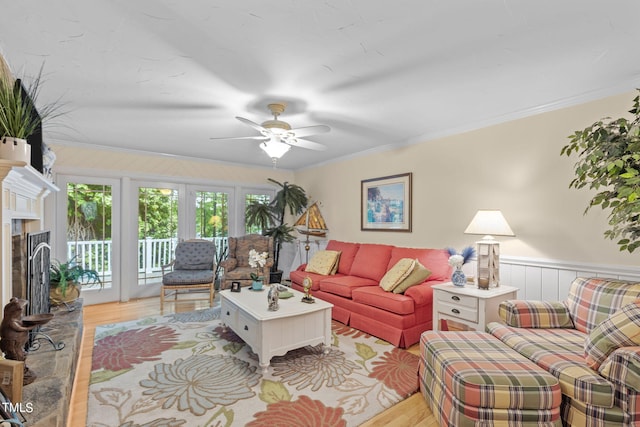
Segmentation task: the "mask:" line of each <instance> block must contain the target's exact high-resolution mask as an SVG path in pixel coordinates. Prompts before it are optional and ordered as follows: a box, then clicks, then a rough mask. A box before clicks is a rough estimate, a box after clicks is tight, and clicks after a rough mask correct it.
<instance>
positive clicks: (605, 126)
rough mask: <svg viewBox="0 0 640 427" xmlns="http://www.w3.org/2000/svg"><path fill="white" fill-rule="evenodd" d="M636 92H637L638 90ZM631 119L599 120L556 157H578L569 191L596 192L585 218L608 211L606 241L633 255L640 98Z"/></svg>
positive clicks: (637, 242)
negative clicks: (596, 211)
mask: <svg viewBox="0 0 640 427" xmlns="http://www.w3.org/2000/svg"><path fill="white" fill-rule="evenodd" d="M638 91H639V92H640V89H638ZM629 112H630V113H631V114H633V119H632V120H628V119H626V118H619V119H610V118H607V119H601V120H599V121H597V122H595V123H594V124H592V125H591V126H589V127H587V128H585V129H584V130H581V131H576V132H575V133H574V134H573V135H571V136H569V138H571V142H570V143H569V144H567V145H565V146H564V147H563V148H562V150H561V151H560V155H565V154H566V155H567V156H569V157H570V156H571V155H572V154H573V153H576V154H577V155H578V161H577V162H576V164H575V175H576V177H575V178H574V179H573V180H572V181H571V183H570V184H569V188H576V189H580V188H585V187H586V188H589V189H591V190H594V189H595V190H597V191H598V193H596V194H595V196H593V197H592V198H591V200H590V201H589V204H588V206H587V208H586V209H585V210H584V213H585V214H586V213H587V212H588V211H589V209H591V208H592V207H594V206H598V205H599V206H600V207H601V208H602V209H607V208H610V209H611V211H610V212H609V217H608V218H609V221H608V222H609V229H608V230H606V231H605V232H604V236H605V237H606V238H607V239H611V240H614V239H618V241H617V242H616V243H617V245H618V246H619V247H620V250H621V251H625V250H626V251H629V252H633V251H634V250H636V249H637V248H638V247H640V233H638V213H639V212H640V190H638V176H639V175H638V173H639V172H640V155H639V154H638V152H639V151H640V144H639V141H638V129H639V128H640V95H638V96H636V97H635V98H634V100H633V108H631V110H629Z"/></svg>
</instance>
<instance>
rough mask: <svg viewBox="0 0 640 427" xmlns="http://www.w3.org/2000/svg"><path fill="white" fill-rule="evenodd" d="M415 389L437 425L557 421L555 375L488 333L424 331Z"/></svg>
mask: <svg viewBox="0 0 640 427" xmlns="http://www.w3.org/2000/svg"><path fill="white" fill-rule="evenodd" d="M419 375H420V390H421V391H422V394H423V395H424V397H425V399H427V401H428V402H429V404H430V407H431V410H432V411H433V414H434V416H435V417H436V419H438V421H439V422H440V425H442V426H456V427H465V426H478V425H491V426H560V425H561V424H562V423H561V420H560V403H561V401H562V394H561V392H560V385H559V384H558V380H557V379H556V378H555V377H554V376H553V375H551V374H550V373H548V372H547V371H545V370H543V369H542V368H540V367H538V365H536V364H535V363H533V362H531V361H530V360H529V359H527V358H526V357H524V356H522V355H520V354H519V353H518V352H516V351H515V350H513V349H511V348H510V347H508V346H507V345H506V344H504V343H502V342H501V341H500V340H498V339H497V338H495V337H493V336H492V335H491V334H488V333H485V332H476V331H464V332H436V331H426V332H424V333H423V334H422V336H421V339H420V365H419Z"/></svg>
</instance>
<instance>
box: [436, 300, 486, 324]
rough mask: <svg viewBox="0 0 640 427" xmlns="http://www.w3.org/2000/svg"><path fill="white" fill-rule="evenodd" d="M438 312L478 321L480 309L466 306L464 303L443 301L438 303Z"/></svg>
mask: <svg viewBox="0 0 640 427" xmlns="http://www.w3.org/2000/svg"><path fill="white" fill-rule="evenodd" d="M438 312H440V313H442V314H446V315H448V316H452V317H457V318H459V319H464V320H468V321H470V322H477V321H478V309H477V308H472V307H464V306H462V305H456V304H449V303H448V302H441V303H439V304H438Z"/></svg>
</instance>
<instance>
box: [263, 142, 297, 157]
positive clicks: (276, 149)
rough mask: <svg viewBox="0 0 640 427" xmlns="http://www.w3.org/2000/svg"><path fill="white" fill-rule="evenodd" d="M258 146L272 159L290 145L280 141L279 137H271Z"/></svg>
mask: <svg viewBox="0 0 640 427" xmlns="http://www.w3.org/2000/svg"><path fill="white" fill-rule="evenodd" d="M260 148H262V149H263V150H264V152H265V153H267V155H268V156H269V157H271V158H272V159H279V158H280V157H282V156H284V155H285V153H286V152H287V151H289V149H290V148H291V146H290V145H289V144H285V143H284V142H282V141H280V139H279V138H271V139H270V140H269V141H265V142H263V143H261V144H260Z"/></svg>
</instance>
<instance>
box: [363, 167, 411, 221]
mask: <svg viewBox="0 0 640 427" xmlns="http://www.w3.org/2000/svg"><path fill="white" fill-rule="evenodd" d="M360 203H361V205H360V224H361V225H360V229H361V230H363V231H411V173H403V174H400V175H391V176H383V177H381V178H371V179H365V180H363V181H361V201H360Z"/></svg>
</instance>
